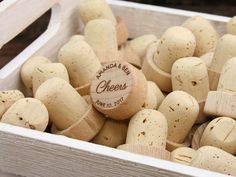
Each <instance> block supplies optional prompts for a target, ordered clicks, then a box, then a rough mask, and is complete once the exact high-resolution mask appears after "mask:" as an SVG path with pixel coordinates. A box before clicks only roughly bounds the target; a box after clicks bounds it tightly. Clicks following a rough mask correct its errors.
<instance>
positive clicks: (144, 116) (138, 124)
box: [126, 109, 168, 149]
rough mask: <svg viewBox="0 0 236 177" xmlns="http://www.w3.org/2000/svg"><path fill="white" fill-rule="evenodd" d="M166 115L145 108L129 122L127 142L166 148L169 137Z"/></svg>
mask: <svg viewBox="0 0 236 177" xmlns="http://www.w3.org/2000/svg"><path fill="white" fill-rule="evenodd" d="M167 126H168V125H167V121H166V118H165V116H164V115H163V114H162V113H160V112H158V111H156V110H153V109H143V110H142V111H139V112H138V113H136V114H135V115H134V116H133V117H132V118H131V120H130V122H129V127H128V132H127V137H126V144H140V145H145V146H154V147H159V148H160V149H165V147H166V139H167V131H168V130H167Z"/></svg>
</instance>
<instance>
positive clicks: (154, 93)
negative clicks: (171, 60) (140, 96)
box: [143, 81, 165, 109]
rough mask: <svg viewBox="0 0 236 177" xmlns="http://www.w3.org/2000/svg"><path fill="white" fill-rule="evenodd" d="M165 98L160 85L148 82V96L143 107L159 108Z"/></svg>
mask: <svg viewBox="0 0 236 177" xmlns="http://www.w3.org/2000/svg"><path fill="white" fill-rule="evenodd" d="M164 99H165V96H164V94H163V93H162V92H161V90H160V89H159V87H158V86H157V85H156V84H155V83H154V82H152V81H148V82H147V97H146V100H145V102H144V105H143V107H144V108H146V109H158V108H159V106H160V105H161V103H162V101H163V100H164Z"/></svg>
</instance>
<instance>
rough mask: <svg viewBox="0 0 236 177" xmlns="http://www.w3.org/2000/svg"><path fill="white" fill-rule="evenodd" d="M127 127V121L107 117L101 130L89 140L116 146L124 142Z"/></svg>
mask: <svg viewBox="0 0 236 177" xmlns="http://www.w3.org/2000/svg"><path fill="white" fill-rule="evenodd" d="M127 129H128V122H127V121H117V120H113V119H107V120H106V122H105V123H104V126H103V127H102V129H101V131H100V132H99V133H98V134H97V135H96V136H95V137H94V138H93V140H92V141H91V142H92V143H95V144H100V145H104V146H108V147H113V148H116V147H117V146H119V145H122V144H124V143H125V139H126V135H127Z"/></svg>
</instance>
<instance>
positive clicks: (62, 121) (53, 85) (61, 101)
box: [35, 77, 88, 130]
mask: <svg viewBox="0 0 236 177" xmlns="http://www.w3.org/2000/svg"><path fill="white" fill-rule="evenodd" d="M35 98H37V99H39V100H41V101H42V102H43V103H44V104H45V106H46V107H47V109H48V112H49V114H50V120H51V121H52V123H53V124H55V126H56V128H57V129H58V130H64V129H67V128H68V127H70V126H72V125H73V124H74V123H75V122H77V121H79V120H80V119H81V117H82V116H83V115H84V113H85V112H86V111H87V109H88V104H87V103H86V101H85V100H84V99H83V98H82V97H81V96H80V95H79V94H78V93H77V92H76V90H75V89H74V88H73V87H72V86H71V85H70V84H69V83H68V82H66V81H65V80H63V79H61V78H56V77H55V78H51V79H48V80H47V81H45V82H44V83H43V84H41V86H40V87H39V88H38V90H37V92H36V94H35Z"/></svg>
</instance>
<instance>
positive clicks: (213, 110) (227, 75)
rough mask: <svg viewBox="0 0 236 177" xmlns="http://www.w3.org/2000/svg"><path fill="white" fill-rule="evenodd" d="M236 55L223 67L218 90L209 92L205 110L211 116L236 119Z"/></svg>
mask: <svg viewBox="0 0 236 177" xmlns="http://www.w3.org/2000/svg"><path fill="white" fill-rule="evenodd" d="M235 67H236V57H234V58H231V59H229V60H228V61H227V62H226V63H225V65H224V66H223V69H222V74H221V76H220V80H219V84H218V88H217V91H211V92H209V93H208V96H207V99H206V104H205V108H204V111H205V113H206V114H208V115H211V116H218V117H219V116H226V117H231V118H234V119H236V112H235V104H236V94H235V93H236V92H235V91H236V84H235V82H234V79H235V76H236V72H235Z"/></svg>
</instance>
